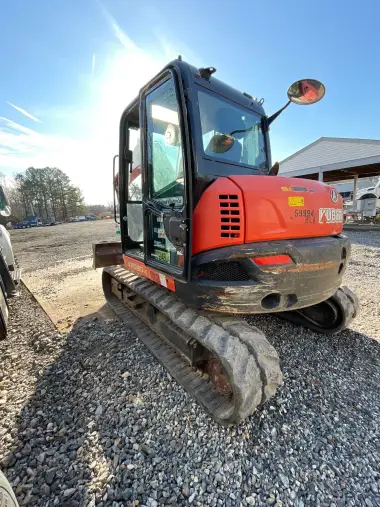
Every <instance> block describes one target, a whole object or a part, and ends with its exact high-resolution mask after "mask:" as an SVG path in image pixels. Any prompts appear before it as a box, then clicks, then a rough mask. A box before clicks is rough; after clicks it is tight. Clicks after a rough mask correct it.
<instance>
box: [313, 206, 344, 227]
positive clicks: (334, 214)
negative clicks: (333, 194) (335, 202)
mask: <svg viewBox="0 0 380 507" xmlns="http://www.w3.org/2000/svg"><path fill="white" fill-rule="evenodd" d="M341 222H343V210H341V209H336V208H319V223H320V224H338V223H341Z"/></svg>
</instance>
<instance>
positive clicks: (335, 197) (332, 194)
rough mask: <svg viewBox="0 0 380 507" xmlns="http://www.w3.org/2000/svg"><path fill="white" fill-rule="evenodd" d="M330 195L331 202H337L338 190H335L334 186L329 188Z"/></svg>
mask: <svg viewBox="0 0 380 507" xmlns="http://www.w3.org/2000/svg"><path fill="white" fill-rule="evenodd" d="M330 197H331V200H332V202H334V203H337V202H338V192H337V191H336V190H335V188H332V189H331V191H330Z"/></svg>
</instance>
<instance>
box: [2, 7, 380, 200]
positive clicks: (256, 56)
mask: <svg viewBox="0 0 380 507" xmlns="http://www.w3.org/2000/svg"><path fill="white" fill-rule="evenodd" d="M379 19H380V2H379V1H378V0H362V1H361V2H357V1H353V0H344V1H343V0H334V1H331V0H328V1H326V0H319V1H317V2H315V1H305V0H303V1H301V0H287V1H286V2H284V1H283V0H272V1H265V2H258V1H256V0H240V1H236V2H232V1H231V0H228V1H227V0H192V1H191V2H181V1H180V0H149V1H148V0H140V1H139V2H136V1H129V0H54V1H52V0H12V1H11V2H10V1H8V2H6V1H5V0H3V1H2V2H0V172H2V173H4V174H6V175H9V176H11V175H13V174H15V173H17V172H22V171H23V170H25V169H27V167H29V166H34V167H45V166H53V167H59V168H60V169H62V170H63V171H65V172H66V173H67V174H68V175H69V176H70V178H71V180H72V181H73V182H74V183H75V184H76V185H78V186H79V187H80V188H81V189H82V191H83V193H84V196H85V200H86V202H87V203H88V204H95V203H103V204H105V203H108V202H110V201H111V199H112V157H113V155H114V154H116V153H117V150H118V123H119V119H120V116H121V113H122V111H123V109H124V108H125V107H126V106H127V105H128V103H129V102H130V101H131V100H132V99H133V98H134V97H135V96H136V95H137V93H138V90H139V89H140V88H141V86H142V85H143V84H145V83H146V82H147V81H148V80H149V79H150V78H151V77H153V76H154V75H155V74H156V73H157V72H158V71H159V70H160V68H162V67H163V66H164V65H165V64H166V63H167V62H169V61H170V60H172V59H174V58H176V57H177V55H179V54H181V55H182V56H183V59H184V60H186V61H188V62H189V63H191V64H193V65H196V66H213V67H216V69H217V76H218V77H219V78H220V79H222V80H224V81H226V82H227V83H228V84H230V85H232V86H234V87H235V88H238V89H239V90H241V91H245V92H247V93H249V94H251V95H253V96H255V97H259V98H261V97H263V98H264V99H265V103H264V107H265V110H266V113H267V114H268V115H270V114H272V113H273V112H275V111H276V110H277V109H278V108H280V107H281V106H283V105H284V103H285V102H286V91H287V88H288V86H289V85H290V84H291V83H292V82H293V81H296V80H297V79H300V78H305V77H310V78H316V79H319V80H321V81H322V82H323V83H324V84H325V86H326V96H325V98H324V99H323V100H322V101H321V102H319V103H317V104H314V105H312V106H308V107H303V106H296V105H291V106H290V107H289V108H288V109H287V110H286V111H285V112H284V113H283V114H282V115H281V116H280V117H279V118H278V119H277V120H276V121H275V122H274V123H273V124H272V126H271V132H270V135H271V144H272V159H273V161H275V160H278V161H281V160H283V159H284V158H286V157H287V156H289V155H291V154H292V153H294V152H295V151H296V150H298V149H301V148H302V147H304V146H306V145H307V144H309V143H311V142H313V141H315V140H316V139H318V138H319V137H321V136H332V137H358V138H370V139H380V121H379V117H380V97H379V94H378V93H377V87H378V83H379V82H380V56H379V55H380V37H379V35H378V33H379Z"/></svg>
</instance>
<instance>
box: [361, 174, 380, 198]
mask: <svg viewBox="0 0 380 507" xmlns="http://www.w3.org/2000/svg"><path fill="white" fill-rule="evenodd" d="M366 194H373V195H374V196H376V198H377V199H379V198H380V178H379V181H378V182H377V184H376V185H375V186H374V187H366V188H362V189H360V190H358V191H357V192H356V197H357V199H359V198H360V197H363V195H366Z"/></svg>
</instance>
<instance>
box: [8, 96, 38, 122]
mask: <svg viewBox="0 0 380 507" xmlns="http://www.w3.org/2000/svg"><path fill="white" fill-rule="evenodd" d="M7 104H8V105H9V106H12V107H14V108H15V109H16V111H18V112H19V113H21V114H23V115H24V116H26V117H27V118H30V119H31V120H33V121H36V122H38V123H41V120H39V119H38V118H36V117H35V116H33V115H32V114H30V113H28V111H25V109H23V108H22V107H19V106H15V105H14V104H12V102H8V101H7Z"/></svg>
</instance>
